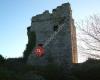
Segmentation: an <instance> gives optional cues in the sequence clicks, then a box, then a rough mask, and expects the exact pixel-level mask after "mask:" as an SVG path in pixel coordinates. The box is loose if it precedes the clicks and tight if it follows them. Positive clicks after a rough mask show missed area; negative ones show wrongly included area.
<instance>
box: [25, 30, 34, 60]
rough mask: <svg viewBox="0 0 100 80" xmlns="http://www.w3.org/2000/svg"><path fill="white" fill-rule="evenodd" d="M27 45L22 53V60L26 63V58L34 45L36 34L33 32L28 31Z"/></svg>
mask: <svg viewBox="0 0 100 80" xmlns="http://www.w3.org/2000/svg"><path fill="white" fill-rule="evenodd" d="M27 34H28V44H27V46H26V50H25V51H24V60H25V61H27V58H28V56H29V54H30V53H32V50H33V48H34V47H35V44H36V34H35V32H31V31H29V30H28V32H27Z"/></svg>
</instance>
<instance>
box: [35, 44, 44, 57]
mask: <svg viewBox="0 0 100 80" xmlns="http://www.w3.org/2000/svg"><path fill="white" fill-rule="evenodd" d="M34 53H35V55H36V56H38V57H42V56H43V55H44V48H43V47H42V46H41V45H38V47H36V48H35V50H34Z"/></svg>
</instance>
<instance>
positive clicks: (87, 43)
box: [77, 14, 100, 58]
mask: <svg viewBox="0 0 100 80" xmlns="http://www.w3.org/2000/svg"><path fill="white" fill-rule="evenodd" d="M77 26H78V29H79V33H78V34H79V36H78V39H79V41H80V42H81V44H82V45H80V47H79V49H80V51H82V53H86V54H88V55H89V56H92V57H94V58H100V55H99V54H98V53H100V15H97V14H96V15H92V16H90V17H88V18H87V19H86V20H84V21H82V22H81V23H78V24H77ZM80 32H81V33H80Z"/></svg>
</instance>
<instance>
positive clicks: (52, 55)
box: [27, 3, 77, 65]
mask: <svg viewBox="0 0 100 80" xmlns="http://www.w3.org/2000/svg"><path fill="white" fill-rule="evenodd" d="M62 24H64V26H63V28H62V30H61V31H60V32H59V33H58V34H57V35H56V36H55V37H54V39H53V40H52V41H51V42H50V43H49V44H48V45H47V46H46V47H44V48H45V55H44V56H43V57H37V56H36V55H35V54H32V53H30V55H29V57H28V61H27V62H28V63H29V64H32V65H46V64H48V63H55V64H58V65H65V64H71V63H72V62H75V63H77V59H76V58H77V57H76V56H77V46H76V33H75V32H76V31H75V26H74V23H73V19H72V11H71V8H70V4H69V3H65V4H62V5H61V6H58V7H57V8H56V9H53V11H52V13H49V11H45V12H44V13H43V14H39V15H36V16H33V17H32V22H31V27H30V30H29V31H30V32H35V34H36V46H37V45H38V44H45V42H46V40H47V39H48V38H49V37H50V36H51V35H52V34H53V33H54V32H55V31H56V30H54V27H55V26H56V27H57V28H58V27H59V25H62ZM72 36H73V37H72ZM72 38H73V39H72ZM74 39H75V41H74V42H73V41H72V40H74ZM33 50H34V49H33ZM73 55H76V56H74V57H73ZM73 58H74V59H73ZM73 60H75V61H73Z"/></svg>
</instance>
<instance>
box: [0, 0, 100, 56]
mask: <svg viewBox="0 0 100 80" xmlns="http://www.w3.org/2000/svg"><path fill="white" fill-rule="evenodd" d="M68 1H69V2H70V4H71V8H72V14H73V18H74V20H75V22H76V21H78V20H80V19H84V18H85V17H86V16H89V15H92V14H96V13H100V0H0V54H2V55H3V56H4V57H19V56H22V55H23V51H24V50H25V47H26V44H27V31H26V30H27V27H28V26H30V24H31V17H32V16H35V15H36V14H40V13H42V12H44V11H45V10H49V11H50V12H51V11H52V9H54V8H56V7H57V6H59V5H61V4H63V3H66V2H68Z"/></svg>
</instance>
